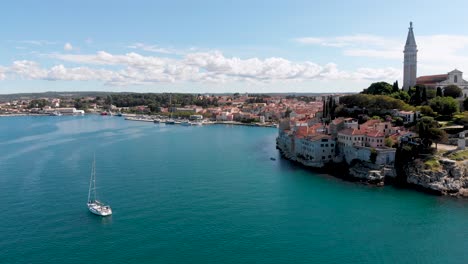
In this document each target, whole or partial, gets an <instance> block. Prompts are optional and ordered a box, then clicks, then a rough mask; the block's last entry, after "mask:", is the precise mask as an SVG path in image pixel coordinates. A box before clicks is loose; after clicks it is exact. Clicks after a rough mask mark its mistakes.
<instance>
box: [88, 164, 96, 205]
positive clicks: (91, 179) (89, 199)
mask: <svg viewBox="0 0 468 264" xmlns="http://www.w3.org/2000/svg"><path fill="white" fill-rule="evenodd" d="M95 161H96V160H93V166H92V167H91V178H90V179H89V190H88V203H89V202H91V188H92V187H93V175H94V162H95Z"/></svg>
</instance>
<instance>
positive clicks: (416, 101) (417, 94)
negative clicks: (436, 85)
mask: <svg viewBox="0 0 468 264" xmlns="http://www.w3.org/2000/svg"><path fill="white" fill-rule="evenodd" d="M422 88H423V87H421V86H419V85H416V86H415V87H414V92H413V93H412V95H411V99H410V104H412V105H421V102H422V99H421V90H422Z"/></svg>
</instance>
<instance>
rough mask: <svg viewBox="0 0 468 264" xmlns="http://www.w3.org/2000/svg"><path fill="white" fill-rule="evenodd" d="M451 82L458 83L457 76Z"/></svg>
mask: <svg viewBox="0 0 468 264" xmlns="http://www.w3.org/2000/svg"><path fill="white" fill-rule="evenodd" d="M453 82H454V83H456V82H458V76H457V75H455V76H453Z"/></svg>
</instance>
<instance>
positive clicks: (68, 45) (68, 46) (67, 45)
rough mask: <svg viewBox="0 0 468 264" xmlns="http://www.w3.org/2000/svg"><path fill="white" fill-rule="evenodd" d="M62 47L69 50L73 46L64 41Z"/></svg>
mask: <svg viewBox="0 0 468 264" xmlns="http://www.w3.org/2000/svg"><path fill="white" fill-rule="evenodd" d="M63 49H64V50H66V51H70V50H73V46H72V44H70V43H69V42H67V43H65V45H64V46H63Z"/></svg>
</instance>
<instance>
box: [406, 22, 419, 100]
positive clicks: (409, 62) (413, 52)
mask: <svg viewBox="0 0 468 264" xmlns="http://www.w3.org/2000/svg"><path fill="white" fill-rule="evenodd" d="M403 54H404V55H405V59H404V61H403V90H405V91H408V90H409V88H410V87H413V86H415V85H416V72H417V55H418V49H417V46H416V41H415V40H414V33H413V22H410V27H409V31H408V37H407V38H406V44H405V50H404V51H403Z"/></svg>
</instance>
